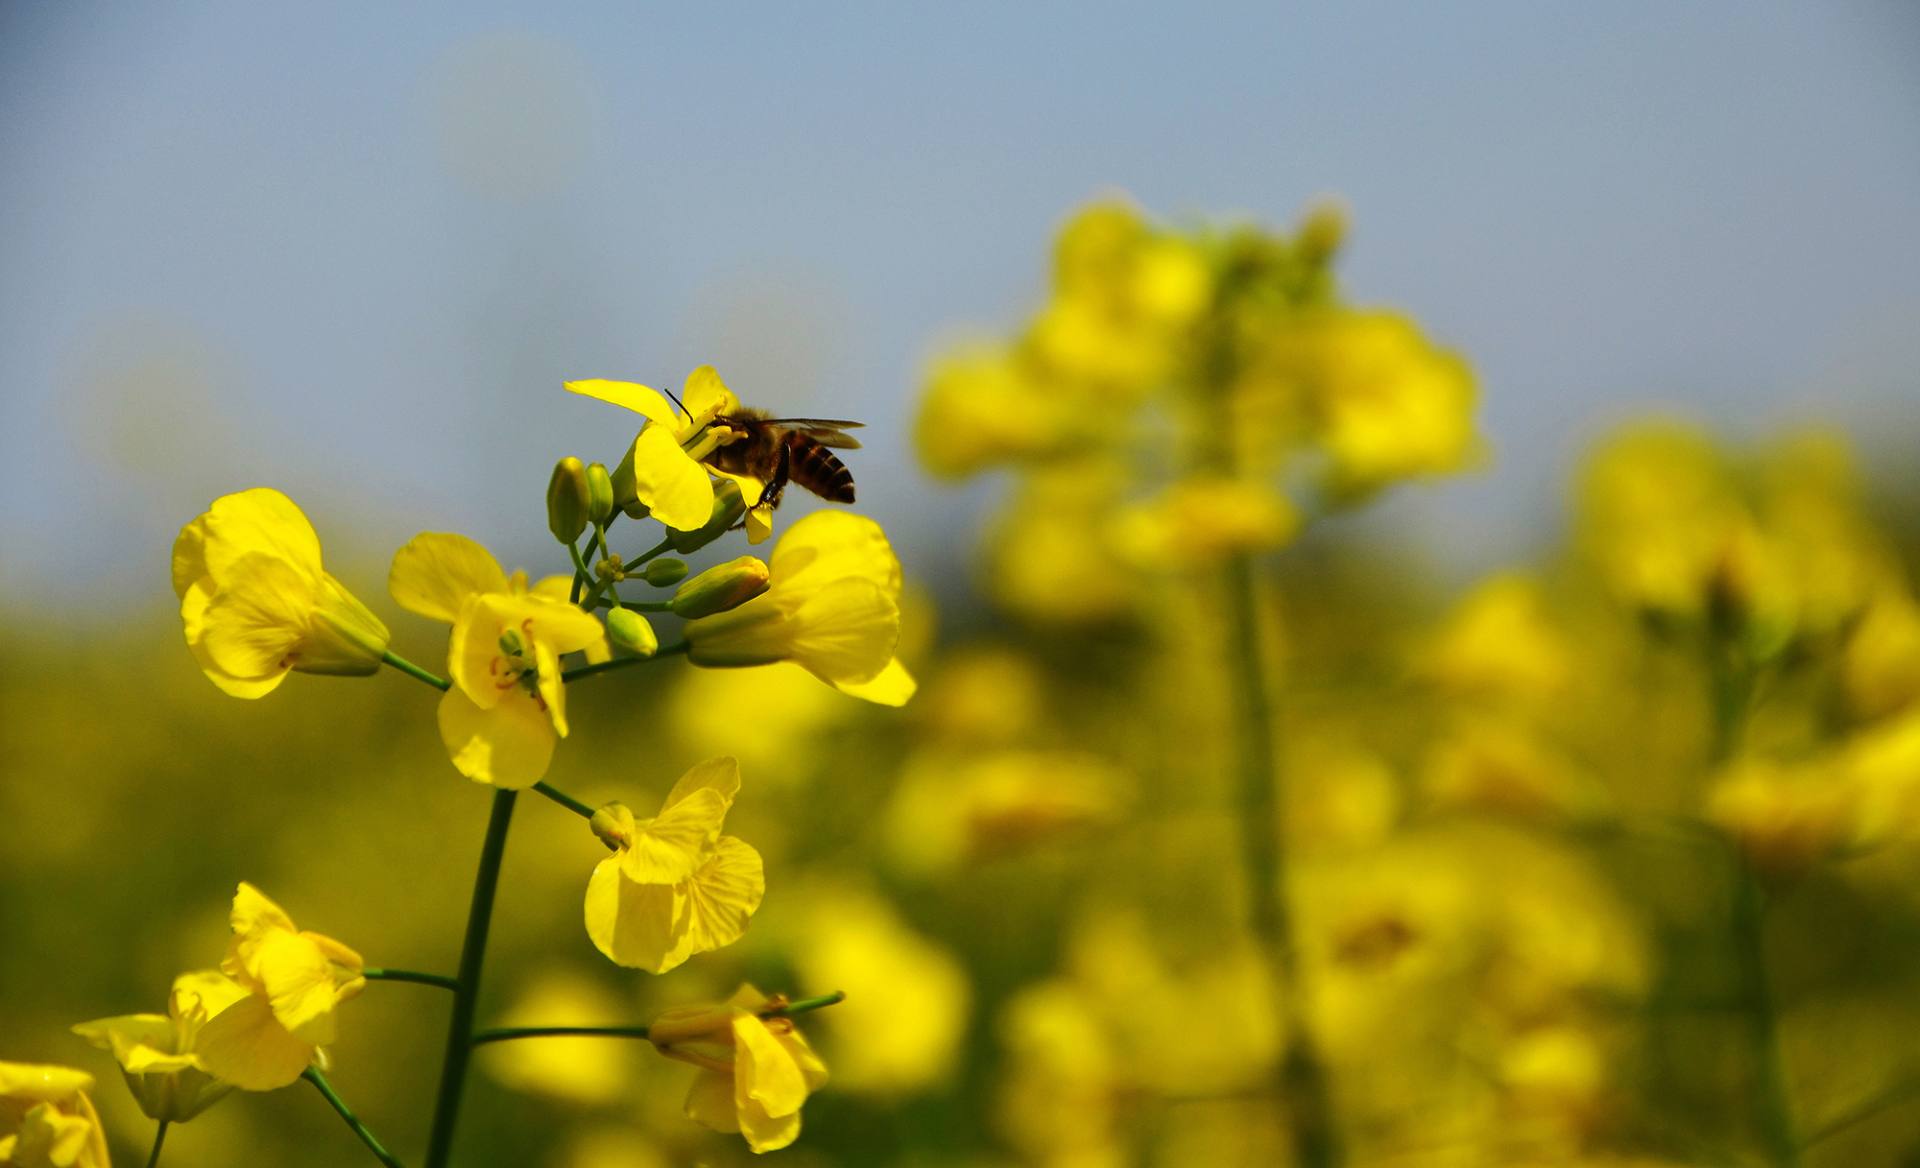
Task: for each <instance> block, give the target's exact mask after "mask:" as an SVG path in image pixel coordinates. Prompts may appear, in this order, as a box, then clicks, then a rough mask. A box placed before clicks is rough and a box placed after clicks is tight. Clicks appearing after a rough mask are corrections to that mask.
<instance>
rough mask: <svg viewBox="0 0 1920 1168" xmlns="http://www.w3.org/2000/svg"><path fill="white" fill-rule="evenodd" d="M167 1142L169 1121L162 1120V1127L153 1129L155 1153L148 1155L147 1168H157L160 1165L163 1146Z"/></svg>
mask: <svg viewBox="0 0 1920 1168" xmlns="http://www.w3.org/2000/svg"><path fill="white" fill-rule="evenodd" d="M166 1142H167V1121H166V1120H164V1119H163V1120H161V1121H160V1126H159V1127H157V1128H155V1129H153V1151H151V1152H149V1153H147V1168H155V1165H157V1164H159V1163H160V1148H161V1145H163V1144H165V1143H166Z"/></svg>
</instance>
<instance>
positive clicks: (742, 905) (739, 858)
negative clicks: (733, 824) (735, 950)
mask: <svg viewBox="0 0 1920 1168" xmlns="http://www.w3.org/2000/svg"><path fill="white" fill-rule="evenodd" d="M680 887H681V888H682V889H683V890H684V894H683V901H682V905H681V922H680V925H679V929H678V932H679V937H678V938H677V939H676V943H675V945H674V949H673V952H672V953H671V954H669V956H670V957H672V958H673V959H674V960H673V962H672V965H678V964H679V963H680V962H682V961H685V960H686V959H687V958H689V957H691V956H693V955H694V954H696V953H708V952H711V951H712V950H715V949H721V948H724V947H726V946H728V945H731V944H733V943H734V942H735V941H738V940H739V939H740V938H741V937H742V936H744V935H745V934H746V931H747V921H748V919H749V918H751V917H752V916H753V914H754V911H755V910H756V909H758V908H759V907H760V902H761V900H762V899H764V898H765V896H766V894H767V877H766V872H765V869H764V867H763V865H762V864H761V861H760V853H759V852H757V851H755V850H754V849H753V847H752V846H751V845H750V844H748V843H746V842H745V841H743V840H740V839H737V838H735V837H733V836H730V835H723V836H721V837H720V838H719V840H717V841H716V842H715V844H714V850H713V854H712V856H711V857H710V858H709V859H708V860H707V862H706V863H705V864H703V865H702V866H701V868H700V870H699V871H698V872H695V873H694V874H693V877H692V878H691V879H689V880H688V881H687V882H686V883H685V884H683V885H681V886H680ZM668 968H672V966H671V965H670V966H668Z"/></svg>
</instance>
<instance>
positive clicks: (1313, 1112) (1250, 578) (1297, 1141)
mask: <svg viewBox="0 0 1920 1168" xmlns="http://www.w3.org/2000/svg"><path fill="white" fill-rule="evenodd" d="M1225 584H1226V588H1225V591H1226V598H1225V599H1226V612H1227V638H1228V640H1229V642H1230V649H1229V652H1230V653H1231V656H1232V662H1231V665H1232V675H1231V676H1232V683H1233V688H1234V697H1235V701H1234V703H1233V714H1234V721H1235V722H1236V723H1237V725H1236V727H1235V728H1236V731H1237V733H1236V735H1235V738H1236V742H1237V753H1238V764H1239V771H1240V782H1239V803H1240V808H1239V811H1240V814H1239V819H1240V826H1241V831H1242V839H1241V848H1242V859H1243V861H1244V863H1245V865H1246V870H1247V883H1248V896H1249V909H1250V917H1251V924H1252V928H1253V934H1254V937H1255V938H1256V939H1257V940H1258V942H1259V944H1260V946H1261V948H1262V949H1264V950H1265V951H1266V953H1267V955H1268V958H1269V960H1271V961H1272V962H1273V969H1274V974H1275V976H1276V978H1277V979H1278V993H1277V994H1276V1002H1277V1006H1278V1009H1279V1011H1280V1024H1281V1031H1282V1033H1284V1034H1285V1035H1286V1043H1287V1047H1286V1053H1285V1054H1284V1056H1283V1057H1282V1059H1281V1062H1280V1066H1279V1067H1278V1069H1277V1074H1278V1083H1277V1086H1278V1088H1279V1091H1280V1094H1281V1098H1282V1099H1284V1100H1285V1101H1286V1105H1287V1108H1288V1111H1289V1112H1290V1114H1291V1118H1292V1123H1291V1124H1289V1125H1288V1126H1289V1129H1290V1131H1291V1133H1292V1138H1293V1149H1294V1160H1295V1162H1296V1163H1298V1164H1299V1165H1300V1166H1301V1168H1335V1166H1337V1165H1338V1164H1339V1163H1340V1162H1341V1158H1342V1154H1341V1148H1340V1140H1339V1133H1338V1132H1337V1131H1336V1130H1335V1127H1334V1123H1333V1100H1332V1092H1331V1090H1330V1088H1329V1086H1328V1083H1327V1075H1326V1071H1325V1068H1324V1067H1323V1066H1322V1064H1321V1062H1320V1057H1319V1054H1318V1052H1317V1051H1316V1049H1315V1045H1314V1039H1313V1032H1312V1031H1311V1030H1310V1029H1309V1028H1308V1025H1307V1019H1306V1012H1305V1010H1304V1008H1303V1007H1302V995H1301V992H1300V968H1299V962H1298V961H1297V960H1296V958H1295V953H1294V943H1293V925H1292V921H1291V920H1290V916H1289V913H1288V909H1287V899H1286V890H1287V868H1286V843H1285V840H1286V826H1285V823H1284V813H1285V802H1284V796H1283V793H1282V782H1283V776H1282V774H1281V772H1280V762H1279V757H1278V751H1277V743H1276V741H1275V736H1274V732H1275V726H1276V725H1277V723H1278V721H1279V717H1278V711H1277V708H1276V705H1275V698H1274V694H1273V686H1272V684H1271V683H1270V680H1269V678H1268V674H1267V663H1266V654H1265V652H1264V650H1263V646H1264V644H1265V637H1264V636H1263V635H1262V627H1261V620H1260V592H1259V579H1258V576H1257V575H1256V573H1255V568H1254V563H1253V559H1252V557H1251V556H1247V555H1236V556H1233V557H1231V558H1229V559H1228V561H1227V564H1226V571H1225Z"/></svg>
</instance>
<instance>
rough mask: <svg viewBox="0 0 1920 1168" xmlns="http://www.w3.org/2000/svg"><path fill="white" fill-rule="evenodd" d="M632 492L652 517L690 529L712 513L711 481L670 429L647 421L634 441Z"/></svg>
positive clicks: (679, 527) (675, 526)
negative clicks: (688, 455)
mask: <svg viewBox="0 0 1920 1168" xmlns="http://www.w3.org/2000/svg"><path fill="white" fill-rule="evenodd" d="M632 460H633V493H634V497H635V498H637V499H638V500H639V501H640V503H641V505H642V506H644V507H646V508H647V510H648V511H649V512H650V513H651V514H652V515H653V517H654V518H655V519H658V520H659V521H660V522H662V523H664V524H666V525H667V526H668V527H672V528H675V529H677V530H680V531H692V530H695V529H696V528H699V527H700V526H702V525H703V524H705V523H706V521H707V519H708V517H709V516H711V515H712V514H713V480H712V479H711V478H708V477H707V469H706V468H705V467H703V466H701V465H700V464H699V463H697V462H695V461H694V460H693V459H691V458H689V457H687V452H686V451H684V450H682V449H680V441H679V439H677V438H675V437H674V435H673V431H672V430H670V429H669V428H668V427H666V426H663V425H658V424H654V423H649V424H648V425H647V428H646V429H644V430H642V431H640V435H639V437H637V438H635V439H634V440H633V450H632Z"/></svg>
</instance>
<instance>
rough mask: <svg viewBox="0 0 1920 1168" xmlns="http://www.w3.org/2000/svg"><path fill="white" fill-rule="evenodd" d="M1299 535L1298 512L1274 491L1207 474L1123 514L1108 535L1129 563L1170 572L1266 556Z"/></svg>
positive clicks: (1190, 479) (1170, 489)
mask: <svg viewBox="0 0 1920 1168" xmlns="http://www.w3.org/2000/svg"><path fill="white" fill-rule="evenodd" d="M1299 530H1300V515H1299V513H1298V512H1297V511H1295V510H1294V507H1293V504H1292V503H1291V502H1289V501H1288V500H1287V497H1286V496H1285V495H1282V494H1281V493H1280V492H1279V491H1277V490H1275V489H1274V488H1273V487H1271V486H1268V485H1267V484H1265V483H1259V482H1250V481H1248V480H1246V479H1238V478H1228V477H1225V476H1219V475H1207V476H1195V477H1192V478H1188V479H1183V480H1181V481H1179V482H1177V483H1175V484H1173V485H1172V486H1171V487H1169V488H1167V490H1165V491H1163V492H1162V493H1161V494H1160V495H1159V496H1158V497H1157V498H1155V499H1153V500H1151V501H1150V502H1146V503H1142V504H1139V505H1137V506H1132V507H1129V508H1127V509H1126V510H1125V511H1122V512H1121V513H1120V516H1119V518H1118V519H1117V520H1116V521H1115V523H1114V526H1113V536H1114V540H1115V543H1116V545H1117V546H1118V548H1119V550H1120V551H1121V553H1122V554H1124V555H1125V556H1126V557H1127V558H1128V559H1129V560H1131V561H1133V562H1134V563H1136V564H1139V565H1140V566H1142V567H1147V568H1156V567H1157V568H1171V567H1177V566H1180V565H1182V564H1211V563H1217V562H1218V561H1219V560H1220V559H1222V558H1223V557H1225V556H1229V555H1233V554H1236V553H1243V552H1244V553H1256V554H1257V553H1259V552H1265V551H1271V550H1273V549H1274V548H1277V547H1280V546H1281V545H1282V544H1285V543H1286V542H1287V541H1288V540H1290V539H1292V538H1293V537H1294V535H1295V534H1296V533H1297V532H1298V531H1299Z"/></svg>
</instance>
